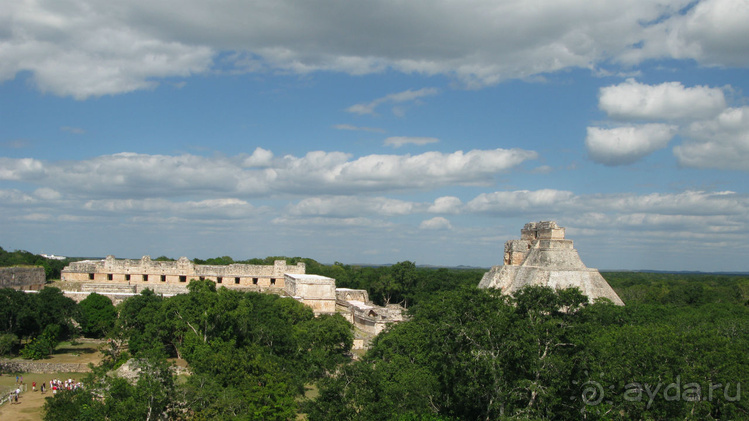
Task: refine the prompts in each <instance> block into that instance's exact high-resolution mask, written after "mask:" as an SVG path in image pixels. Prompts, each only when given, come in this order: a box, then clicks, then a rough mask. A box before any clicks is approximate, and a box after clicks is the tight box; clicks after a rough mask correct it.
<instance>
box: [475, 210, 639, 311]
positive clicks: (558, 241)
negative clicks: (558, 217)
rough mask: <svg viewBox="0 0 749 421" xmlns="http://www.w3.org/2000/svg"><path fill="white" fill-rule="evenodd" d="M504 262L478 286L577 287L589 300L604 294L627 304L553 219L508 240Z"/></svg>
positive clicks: (530, 226) (509, 288)
mask: <svg viewBox="0 0 749 421" xmlns="http://www.w3.org/2000/svg"><path fill="white" fill-rule="evenodd" d="M503 263H504V264H503V265H499V266H493V267H492V268H491V270H489V272H486V273H485V274H484V277H483V278H481V282H480V283H479V288H495V289H499V290H501V291H502V293H503V294H509V295H512V294H513V293H514V292H515V291H517V290H519V289H521V288H523V287H524V286H527V285H540V286H549V287H552V288H557V289H564V288H570V287H577V288H579V289H580V291H582V293H583V294H585V295H586V296H588V300H589V301H590V302H593V301H594V300H595V299H596V298H601V297H602V298H608V299H609V300H611V301H612V302H613V303H614V304H617V305H622V306H623V305H624V302H622V300H621V298H619V296H618V295H617V294H616V292H615V291H614V289H613V288H611V285H609V283H608V282H606V280H605V279H603V276H601V273H600V272H598V270H597V269H591V268H588V267H586V266H585V264H583V262H582V260H580V255H579V254H578V253H577V250H575V249H574V248H573V247H572V240H566V239H565V238H564V228H563V227H560V226H558V225H557V223H556V222H554V221H541V222H530V223H527V224H525V226H524V227H523V229H522V230H520V240H510V241H508V242H506V243H505V252H504V259H503Z"/></svg>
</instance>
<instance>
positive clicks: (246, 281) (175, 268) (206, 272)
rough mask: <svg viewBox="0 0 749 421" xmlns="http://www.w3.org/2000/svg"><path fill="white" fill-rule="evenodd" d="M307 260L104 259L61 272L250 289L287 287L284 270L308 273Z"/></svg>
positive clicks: (82, 278)
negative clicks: (225, 262) (218, 262)
mask: <svg viewBox="0 0 749 421" xmlns="http://www.w3.org/2000/svg"><path fill="white" fill-rule="evenodd" d="M305 270H306V267H305V264H304V263H298V264H296V265H287V264H286V261H285V260H276V261H275V262H274V264H273V265H245V264H231V265H225V266H224V265H196V264H194V263H192V262H191V261H190V260H188V259H187V258H186V257H180V258H179V260H177V261H174V262H161V261H154V260H151V257H150V256H143V258H142V259H140V260H130V259H124V260H117V259H115V258H114V256H111V255H110V256H107V258H106V259H104V260H84V261H81V262H73V263H71V264H70V265H69V266H67V267H65V269H63V270H62V273H61V279H62V281H75V282H99V283H106V282H111V283H119V284H126V285H168V284H176V285H179V284H183V285H187V284H188V283H189V282H190V280H192V279H201V280H202V279H207V280H211V281H213V282H215V283H216V286H226V287H228V288H233V287H246V288H250V289H257V290H261V289H275V290H278V291H282V290H283V289H284V274H286V273H291V274H304V273H305Z"/></svg>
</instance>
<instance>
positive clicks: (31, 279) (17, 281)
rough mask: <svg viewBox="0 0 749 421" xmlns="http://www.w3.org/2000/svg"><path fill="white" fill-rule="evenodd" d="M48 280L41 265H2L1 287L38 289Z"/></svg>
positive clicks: (0, 274) (0, 273)
mask: <svg viewBox="0 0 749 421" xmlns="http://www.w3.org/2000/svg"><path fill="white" fill-rule="evenodd" d="M46 282H47V280H46V277H45V275H44V268H43V267H41V266H11V267H0V288H13V289H23V290H38V289H42V288H44V284H45V283H46Z"/></svg>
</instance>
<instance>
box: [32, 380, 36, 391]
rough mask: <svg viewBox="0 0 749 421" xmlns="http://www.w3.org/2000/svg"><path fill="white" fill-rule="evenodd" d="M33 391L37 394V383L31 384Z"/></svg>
mask: <svg viewBox="0 0 749 421" xmlns="http://www.w3.org/2000/svg"><path fill="white" fill-rule="evenodd" d="M31 391H32V392H36V382H31Z"/></svg>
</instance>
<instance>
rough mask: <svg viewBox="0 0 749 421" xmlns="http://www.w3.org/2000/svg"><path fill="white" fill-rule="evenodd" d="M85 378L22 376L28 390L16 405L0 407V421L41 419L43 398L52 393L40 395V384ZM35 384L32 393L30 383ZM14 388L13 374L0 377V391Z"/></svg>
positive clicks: (84, 374) (52, 375)
mask: <svg viewBox="0 0 749 421" xmlns="http://www.w3.org/2000/svg"><path fill="white" fill-rule="evenodd" d="M85 376H86V373H53V374H31V373H24V374H23V382H24V383H25V384H26V388H27V389H28V390H27V391H26V392H23V393H21V395H20V396H19V397H18V404H16V403H5V404H3V406H0V420H3V421H5V420H9V421H10V420H13V421H39V420H41V419H42V407H43V406H44V398H47V397H51V396H52V391H47V392H46V393H44V394H42V392H41V391H40V388H41V384H42V382H47V386H49V381H50V380H52V379H61V380H62V379H76V380H80V379H82V378H83V377H85ZM33 382H36V392H34V391H32V390H31V389H32V386H31V385H32V383H33ZM15 386H16V376H15V374H12V375H11V374H5V375H3V376H2V377H0V390H3V391H5V390H6V389H12V388H13V387H15Z"/></svg>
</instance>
